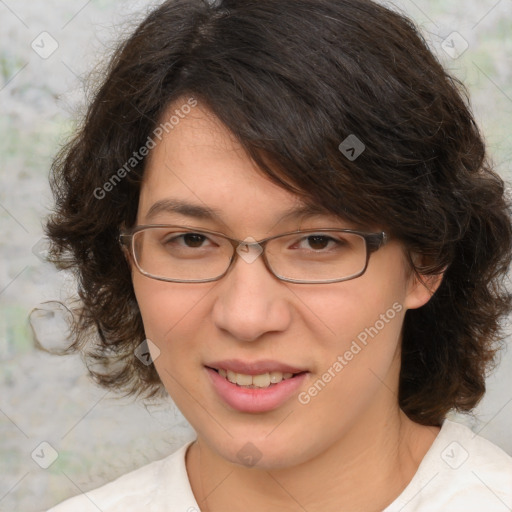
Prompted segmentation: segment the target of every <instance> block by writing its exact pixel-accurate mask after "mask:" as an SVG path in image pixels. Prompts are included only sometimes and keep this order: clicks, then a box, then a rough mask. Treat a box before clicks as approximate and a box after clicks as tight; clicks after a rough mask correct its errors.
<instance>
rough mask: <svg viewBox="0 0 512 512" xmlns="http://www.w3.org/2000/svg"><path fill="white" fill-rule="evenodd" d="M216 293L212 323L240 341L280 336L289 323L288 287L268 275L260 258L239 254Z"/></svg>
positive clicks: (254, 255) (239, 252)
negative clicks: (265, 335)
mask: <svg viewBox="0 0 512 512" xmlns="http://www.w3.org/2000/svg"><path fill="white" fill-rule="evenodd" d="M252 250H253V251H254V250H255V249H254V248H253V249H252ZM216 293H217V297H216V301H215V304H214V307H213V320H214V323H215V325H216V326H217V327H218V328H219V329H221V330H223V331H225V332H228V333H229V334H230V335H231V336H232V337H234V338H235V339H237V340H239V341H255V340H257V339H259V338H260V337H261V336H263V335H264V334H266V333H276V332H283V331H285V330H286V329H287V328H288V327H289V325H290V323H291V319H292V305H291V303H290V302H289V300H288V298H289V294H290V292H289V291H288V290H287V285H286V283H283V282H282V281H279V280H278V279H277V278H276V277H274V276H273V275H272V274H271V273H270V272H269V271H268V269H267V268H266V266H265V263H264V261H263V258H262V257H261V256H260V255H259V254H255V253H254V252H253V253H252V254H248V255H244V251H238V257H237V258H236V260H235V261H234V263H233V266H232V267H231V268H230V270H229V272H228V274H227V275H225V276H224V277H223V278H222V280H221V281H220V282H219V283H218V286H217V292H216Z"/></svg>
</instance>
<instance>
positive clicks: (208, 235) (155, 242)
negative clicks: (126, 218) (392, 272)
mask: <svg viewBox="0 0 512 512" xmlns="http://www.w3.org/2000/svg"><path fill="white" fill-rule="evenodd" d="M119 240H120V243H121V245H122V246H124V247H125V248H126V249H127V250H128V251H129V252H130V254H131V256H132V259H133V261H134V263H135V266H136V267H137V269H138V270H139V272H140V273H141V274H143V275H145V276H147V277H150V278H152V279H158V280H160V281H169V282H174V283H206V282H210V281H217V280H218V279H221V278H222V277H223V276H225V275H226V274H227V272H228V270H229V269H230V268H231V266H232V265H233V263H234V261H235V260H236V258H237V255H238V256H239V257H240V258H242V259H243V260H245V261H246V262H247V263H252V262H253V261H255V260H256V259H257V258H258V257H259V256H260V255H261V256H262V258H263V262H264V264H265V266H266V267H267V269H268V270H269V271H270V272H271V273H272V274H273V275H274V276H275V277H277V278H278V279H280V280H282V281H286V282H289V283H300V284H310V283H311V284H315V283H317V284H320V283H337V282H340V281H348V280H349V279H355V278H356V277H359V276H361V275H362V274H364V272H365V271H366V268H367V267H368V261H369V259H370V254H371V253H372V252H375V251H377V250H378V249H379V248H380V247H382V246H383V245H384V244H385V243H386V242H387V241H388V237H387V235H386V233H384V232H381V233H364V232H361V231H354V230H351V229H331V228H325V229H307V230H300V231H290V232H288V233H283V234H280V235H276V236H272V237H269V238H264V239H263V240H254V239H253V238H246V239H245V240H237V239H234V238H229V237H228V236H226V235H224V234H223V233H218V232H216V231H208V230H204V229H200V230H198V229H195V228H191V227H187V226H173V225H164V224H156V225H148V226H137V227H135V228H134V229H132V230H129V231H127V232H123V233H121V235H120V237H119Z"/></svg>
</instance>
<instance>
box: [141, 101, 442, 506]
mask: <svg viewBox="0 0 512 512" xmlns="http://www.w3.org/2000/svg"><path fill="white" fill-rule="evenodd" d="M182 103H184V101H183V102H182ZM180 104H181V103H180V102H176V104H175V105H172V106H171V107H170V109H169V111H172V110H173V109H174V108H175V106H176V105H178V106H179V105H180ZM164 117H165V116H164ZM162 199H179V200H181V201H186V202H188V203H191V204H194V205H198V206H203V207H204V206H207V207H209V208H212V209H214V210H215V211H216V214H215V215H214V216H213V217H211V218H195V217H191V216H189V215H183V214H181V213H180V214H178V213H176V212H172V211H167V212H160V213H158V214H157V215H156V216H153V217H148V212H149V209H150V208H151V206H152V205H153V204H154V203H155V202H157V201H159V200H162ZM300 205H301V202H300V200H299V198H298V197H297V196H296V195H294V194H292V193H291V192H289V191H287V190H285V189H283V188H281V187H279V186H277V185H276V184H274V183H272V182H271V181H269V180H268V178H266V177H265V176H264V175H263V174H262V173H261V172H259V171H258V169H257V168H256V167H255V165H254V163H253V162H252V161H251V160H250V159H249V158H248V157H247V156H246V154H245V153H244V152H243V150H242V149H241V147H240V145H239V144H238V143H237V142H236V140H234V138H233V136H232V135H231V134H230V133H229V132H228V131H227V129H226V128H225V127H224V126H223V125H222V124H221V123H220V122H219V121H218V119H216V118H215V117H214V116H213V114H211V113H210V112H209V111H208V110H207V109H206V108H204V107H203V106H202V105H201V104H198V106H197V107H195V108H194V109H193V110H192V112H191V113H190V114H189V115H187V116H186V118H185V119H183V120H180V123H179V124H178V125H177V126H176V127H175V128H174V129H173V130H172V132H170V133H169V134H167V135H165V136H164V138H163V139H162V141H161V142H160V143H159V144H158V145H157V146H156V147H155V148H154V149H153V150H152V152H151V154H150V157H149V160H148V164H147V170H146V174H145V179H144V182H143V184H142V187H141V193H140V203H139V210H138V217H137V224H150V223H155V224H156V223H169V224H184V225H189V226H193V227H195V228H203V229H212V230H215V231H221V232H224V233H226V234H227V235H230V236H232V237H234V238H238V239H240V240H243V239H245V238H246V237H253V238H254V239H256V240H259V239H262V238H264V237H267V236H271V235H273V234H279V233H282V232H285V231H289V230H295V229H306V228H320V227H340V228H345V227H348V228H353V227H358V226H354V225H350V224H347V223H346V222H345V221H343V220H342V219H339V218H336V217H334V216H331V215H323V214H322V215H315V216H300V217H297V218H294V219H290V218H288V219H286V220H283V214H284V212H286V211H287V210H288V209H290V208H295V207H297V206H300ZM438 279H440V278H438ZM133 284H134V288H135V293H136V296H137V300H138V303H139V306H140V310H141V314H142V318H143V321H144V327H145V330H146V335H147V337H148V338H149V339H150V340H151V341H152V342H153V343H154V344H155V345H156V346H158V348H159V350H160V355H159V356H158V357H157V358H156V360H155V365H156V369H157V371H158V373H159V375H160V377H161V380H162V382H163V384H164V385H165V387H166V389H167V391H168V392H169V394H170V395H171V397H172V398H173V400H174V401H175V403H176V404H177V406H178V407H179V408H180V410H181V411H182V412H183V414H184V416H185V417H186V418H187V419H188V421H189V422H190V424H191V425H192V427H193V428H194V429H195V431H196V432H197V441H196V442H195V443H194V444H193V445H192V446H191V447H190V448H189V450H188V452H187V457H186V464H187V471H188V474H189V478H190V482H191V486H192V490H193V492H194V494H195V496H196V499H197V501H198V504H199V505H200V507H201V510H207V511H211V512H213V511H221V510H223V511H224V510H230V511H244V512H251V511H261V510H281V511H299V510H304V509H305V510H308V511H309V512H313V511H320V510H321V511H322V512H329V511H337V512H339V511H340V510H349V511H364V512H372V511H381V510H382V509H383V508H384V507H385V506H387V505H389V504H390V503H391V502H392V501H393V500H394V499H395V498H396V497H397V496H398V495H399V494H400V492H401V491H402V490H403V489H404V488H405V487H406V485H407V484H408V483H409V482H410V480H411V478H412V477H413V475H414V473H415V472H416V471H417V469H418V466H419V464H420V462H421V460H422V458H423V457H424V455H425V453H426V452H427V451H428V449H429V448H430V446H431V444H432V442H433V441H434V439H435V437H436V435H437V433H438V432H439V428H437V427H425V426H421V425H418V424H416V423H414V422H412V421H411V420H409V419H408V418H407V416H406V415H405V414H404V413H403V412H402V411H401V410H400V408H399V405H398V378H399V370H400V341H401V334H400V333H401V327H402V323H403V319H404V314H405V312H406V310H407V309H412V308H418V307H420V306H422V305H423V304H425V303H426V302H427V301H428V300H429V298H430V297H431V294H432V291H433V290H435V289H436V287H437V286H438V284H439V282H437V281H435V282H431V283H429V286H428V287H426V286H424V285H423V284H421V283H419V282H418V281H417V279H416V278H415V277H414V275H413V274H412V273H411V272H410V270H409V269H408V267H407V264H406V261H405V256H404V252H403V248H402V246H401V245H400V243H399V242H397V241H395V240H391V241H390V242H389V243H388V244H386V245H385V246H384V247H382V248H381V249H380V250H378V251H377V252H376V253H373V254H372V256H371V258H370V262H369V266H368V269H367V271H366V272H365V274H364V275H363V276H361V277H359V278H357V279H353V280H350V281H346V282H341V283H334V284H320V285H319V284H316V285H311V284H310V285H300V284H290V283H284V282H282V281H279V280H278V279H276V278H275V277H273V276H272V275H271V274H270V273H269V272H268V271H267V269H266V268H265V266H264V264H263V262H262V260H261V258H258V259H257V260H256V261H254V262H253V263H246V262H245V261H244V260H242V259H241V258H238V260H237V261H236V263H235V265H234V266H233V267H232V268H231V270H230V272H229V273H228V274H227V275H226V276H225V277H223V278H222V279H221V280H219V281H217V282H213V283H201V284H184V283H168V282H162V281H157V280H154V279H150V278H147V277H145V276H143V275H141V274H140V273H139V272H138V271H137V270H136V269H133ZM395 303H398V304H399V305H401V306H402V311H401V312H399V313H397V314H396V316H395V318H394V319H393V320H390V321H389V322H388V323H386V325H385V327H384V328H383V329H382V330H380V331H379V333H378V335H377V336H375V337H374V338H373V339H371V340H370V341H369V343H368V344H367V346H366V347H364V349H363V350H361V352H359V353H358V354H357V355H356V356H354V358H353V359H352V360H351V361H350V362H349V363H348V364H347V365H346V366H345V367H344V368H343V370H342V372H340V373H339V374H338V375H337V376H336V377H335V378H334V379H332V380H331V382H329V383H328V385H326V386H325V388H324V389H323V390H322V391H321V392H320V393H319V394H318V395H317V396H316V397H314V398H313V399H312V400H311V401H310V402H309V403H308V404H306V405H303V404H301V403H299V401H298V400H297V396H296V395H294V396H293V397H292V398H290V399H289V400H288V401H287V402H285V403H284V404H283V405H282V406H280V407H278V408H277V409H276V410H273V411H269V412H265V413H257V414H255V413H241V412H238V411H236V410H234V409H231V408H230V407H229V406H228V405H227V404H226V403H224V402H223V401H222V400H221V398H219V397H218V396H217V394H216V392H215V390H214V389H213V387H212V385H211V383H210V380H209V378H208V375H207V374H206V370H205V368H204V364H205V363H207V362H209V361H213V360H219V359H229V358H238V359H243V360H250V361H254V360H261V359H274V360H278V361H281V362H285V363H288V364H290V365H293V366H295V367H299V368H307V369H308V370H309V372H310V373H309V374H308V375H307V377H306V380H305V382H304V385H303V387H302V388H301V390H300V391H306V390H307V389H308V388H309V387H310V386H311V385H312V384H313V383H314V382H315V381H316V380H317V379H319V378H320V377H321V376H322V374H323V373H325V372H326V371H327V369H328V368H329V367H332V365H333V363H334V362H335V361H336V359H337V356H338V355H340V354H344V353H345V351H346V350H348V349H349V348H350V345H351V342H352V340H354V339H356V338H357V335H358V334H359V333H361V332H362V331H364V329H365V328H367V327H370V326H373V325H374V324H375V322H376V320H378V319H379V316H380V315H381V314H384V313H385V312H386V311H387V310H388V309H389V308H391V307H392V305H393V304H395ZM247 442H251V443H252V444H253V445H254V446H256V447H257V449H258V450H259V452H260V453H261V458H260V459H259V461H258V462H257V463H256V464H255V465H254V466H253V467H244V466H243V465H242V464H241V462H240V460H239V458H238V457H237V453H238V452H239V450H240V449H241V448H242V447H243V446H244V445H245V444H246V443H247Z"/></svg>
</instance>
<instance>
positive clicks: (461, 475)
mask: <svg viewBox="0 0 512 512" xmlns="http://www.w3.org/2000/svg"><path fill="white" fill-rule="evenodd" d="M510 509H512V457H510V455H508V454H507V453H505V452H504V451H503V450H502V449H501V448H499V447H498V446H496V445H495V444H493V443H491V442H490V441H488V440H487V439H484V438H483V437H481V436H479V435H477V434H475V433H474V432H473V431H472V430H471V429H469V428H468V427H466V426H465V425H461V424H459V423H456V422H454V421H450V420H445V422H444V423H443V426H442V428H441V431H440V432H439V434H438V436H437V438H436V439H435V441H434V443H433V444H432V446H431V448H430V449H429V451H428V452H427V454H426V455H425V457H424V459H423V461H422V462H421V464H420V466H419V468H418V471H417V473H416V475H415V476H414V478H413V479H412V480H411V482H410V483H409V485H408V486H407V487H406V489H405V490H404V491H403V493H402V494H401V495H400V496H399V497H398V499H397V500H396V501H395V502H393V504H391V505H390V506H389V507H388V508H386V510H385V512H395V510H402V512H433V511H437V510H464V511H465V512H477V511H478V512H481V511H482V510H485V511H486V512H500V511H503V510H510Z"/></svg>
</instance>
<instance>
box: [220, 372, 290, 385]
mask: <svg viewBox="0 0 512 512" xmlns="http://www.w3.org/2000/svg"><path fill="white" fill-rule="evenodd" d="M218 372H219V375H222V377H224V378H226V379H227V380H229V382H231V383H233V384H238V385H239V386H244V387H250V388H268V387H269V386H270V385H271V384H279V383H280V382H281V381H282V380H285V379H290V378H291V377H293V373H288V372H287V373H283V372H270V373H261V374H259V375H246V374H244V373H236V372H233V371H231V370H227V371H226V370H224V369H222V368H219V370H218Z"/></svg>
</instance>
